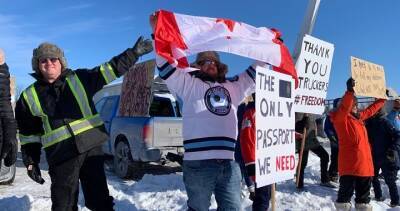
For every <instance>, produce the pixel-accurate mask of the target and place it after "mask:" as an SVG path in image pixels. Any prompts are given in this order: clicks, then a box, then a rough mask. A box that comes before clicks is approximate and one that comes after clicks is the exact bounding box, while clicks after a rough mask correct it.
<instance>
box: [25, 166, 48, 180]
mask: <svg viewBox="0 0 400 211" xmlns="http://www.w3.org/2000/svg"><path fill="white" fill-rule="evenodd" d="M27 170H28V176H29V177H30V178H31V179H32V180H33V181H35V182H37V183H39V184H41V185H42V184H43V183H44V179H43V178H42V174H41V173H40V168H39V165H38V164H31V165H29V166H28V167H27Z"/></svg>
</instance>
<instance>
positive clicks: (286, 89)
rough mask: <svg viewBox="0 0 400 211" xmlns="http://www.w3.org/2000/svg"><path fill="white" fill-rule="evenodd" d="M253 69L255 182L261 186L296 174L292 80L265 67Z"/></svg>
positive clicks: (291, 177)
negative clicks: (255, 72)
mask: <svg viewBox="0 0 400 211" xmlns="http://www.w3.org/2000/svg"><path fill="white" fill-rule="evenodd" d="M256 71H257V76H256V86H257V87H256V160H255V162H256V182H257V187H262V186H265V185H269V184H272V183H276V182H280V181H284V180H288V179H293V175H294V174H295V169H296V161H295V131H294V121H295V116H294V108H293V100H294V98H293V97H294V95H293V91H294V80H293V79H292V77H291V76H289V75H285V74H282V73H278V72H275V71H272V70H268V69H266V68H260V67H258V68H257V69H256Z"/></svg>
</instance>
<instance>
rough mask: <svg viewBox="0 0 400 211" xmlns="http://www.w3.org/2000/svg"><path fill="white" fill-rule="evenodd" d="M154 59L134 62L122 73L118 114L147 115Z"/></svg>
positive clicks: (126, 115) (130, 115) (129, 115)
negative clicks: (122, 79)
mask: <svg viewBox="0 0 400 211" xmlns="http://www.w3.org/2000/svg"><path fill="white" fill-rule="evenodd" d="M154 68H155V61H154V60H149V61H146V62H141V63H139V64H135V65H134V66H133V67H131V68H130V70H129V71H128V72H127V73H126V74H125V75H124V81H123V82H122V88H121V98H120V108H119V115H120V116H125V117H135V116H148V115H149V107H150V103H151V97H152V93H151V91H152V85H153V79H154Z"/></svg>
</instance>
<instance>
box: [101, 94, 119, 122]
mask: <svg viewBox="0 0 400 211" xmlns="http://www.w3.org/2000/svg"><path fill="white" fill-rule="evenodd" d="M115 99H116V98H115V97H108V98H106V99H105V102H104V105H103V107H102V108H101V111H100V117H101V118H102V119H103V120H104V121H110V120H111V118H112V115H113V112H114V104H115Z"/></svg>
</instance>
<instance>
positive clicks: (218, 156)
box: [0, 15, 400, 211]
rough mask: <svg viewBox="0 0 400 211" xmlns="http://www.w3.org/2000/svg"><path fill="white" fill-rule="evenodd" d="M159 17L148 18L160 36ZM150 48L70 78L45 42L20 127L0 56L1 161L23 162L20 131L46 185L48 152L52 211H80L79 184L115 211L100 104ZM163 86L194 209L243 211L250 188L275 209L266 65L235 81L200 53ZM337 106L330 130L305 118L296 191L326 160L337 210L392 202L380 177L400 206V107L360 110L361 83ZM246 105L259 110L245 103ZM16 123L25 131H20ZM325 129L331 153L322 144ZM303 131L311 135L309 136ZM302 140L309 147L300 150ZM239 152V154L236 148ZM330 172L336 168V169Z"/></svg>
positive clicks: (165, 67)
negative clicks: (263, 162) (175, 100)
mask: <svg viewBox="0 0 400 211" xmlns="http://www.w3.org/2000/svg"><path fill="white" fill-rule="evenodd" d="M156 19H157V17H156V16H155V15H152V16H151V17H150V24H151V26H152V28H153V30H154V27H155V24H156ZM152 49H153V47H152V42H151V40H144V39H143V38H142V37H140V38H139V39H138V40H137V42H136V43H135V44H134V46H133V47H131V48H128V49H127V50H125V51H124V52H122V53H121V54H119V55H117V56H115V57H113V58H112V59H111V60H110V61H108V62H106V63H104V64H101V65H99V66H97V67H94V68H93V69H78V70H75V71H73V70H71V69H69V68H68V64H67V60H66V58H65V56H64V53H63V51H62V49H60V48H59V47H58V46H56V45H54V44H51V43H42V44H40V45H39V46H38V47H37V48H35V49H34V50H33V56H32V69H33V70H34V72H33V73H32V76H33V77H34V78H35V80H36V81H35V82H34V83H33V84H32V85H30V86H29V87H28V88H26V89H25V90H24V91H23V92H22V94H21V96H20V98H19V99H18V101H17V103H16V108H15V119H14V115H13V111H12V108H11V104H10V90H9V83H10V82H9V72H8V67H7V65H6V64H5V56H4V53H3V52H2V51H0V73H1V74H0V90H1V92H0V118H1V121H0V138H1V144H0V152H1V154H0V156H1V159H4V164H5V165H6V166H10V165H12V164H14V163H15V161H16V152H17V142H16V128H17V125H18V129H19V139H20V143H21V153H22V160H23V163H24V165H25V166H26V169H27V174H28V176H29V177H30V178H32V180H34V181H35V182H37V183H39V184H43V183H44V182H45V181H44V179H43V178H42V177H41V172H40V168H39V163H40V155H41V149H42V148H43V149H44V152H45V154H46V158H47V162H48V164H49V175H50V178H51V200H52V210H77V209H78V207H77V202H78V193H79V183H80V184H81V185H82V191H83V194H84V197H85V205H86V207H87V208H89V209H91V210H113V205H114V202H113V197H112V196H110V194H109V191H108V187H107V183H106V176H105V173H104V166H103V165H104V160H103V152H102V149H101V145H102V144H103V143H104V142H105V141H106V140H107V134H106V132H105V129H104V125H103V123H102V121H101V119H100V117H99V115H98V113H97V112H96V110H95V107H94V103H93V101H92V97H93V95H94V94H95V93H96V92H97V91H98V90H100V89H101V88H102V87H103V86H104V85H106V84H108V83H110V82H111V81H113V80H114V79H116V78H118V77H120V76H122V75H123V74H125V73H126V72H127V71H129V68H130V67H131V66H132V65H134V64H135V62H136V61H137V60H138V58H139V57H140V56H142V55H144V54H147V53H149V52H151V51H152ZM156 63H157V68H158V71H159V75H160V77H161V78H162V79H163V80H164V81H165V83H166V84H167V86H168V88H169V89H170V90H171V91H172V92H173V93H175V94H176V95H177V96H178V97H179V98H180V99H181V100H182V101H183V108H182V111H183V112H182V114H183V145H184V148H185V152H184V158H183V165H182V167H183V168H182V170H183V182H184V185H185V188H186V193H187V196H188V200H187V206H188V209H189V210H198V211H202V210H208V209H209V206H210V200H211V195H212V194H214V195H215V199H216V201H217V206H218V209H219V210H240V209H241V203H240V202H241V183H242V180H243V179H244V180H245V181H246V184H247V186H248V187H249V191H250V199H251V200H252V201H253V206H252V208H253V210H267V209H268V207H269V201H270V198H271V185H269V186H264V187H259V186H257V183H256V178H255V144H256V137H255V128H256V125H255V102H254V101H255V74H256V72H255V69H256V67H257V66H266V65H267V64H265V63H262V62H259V61H255V62H254V64H252V65H251V66H249V67H248V68H247V69H246V70H245V71H243V73H241V74H239V75H238V76H236V77H233V78H227V77H226V74H227V72H228V66H227V65H226V64H224V63H223V62H222V61H221V59H220V57H219V55H218V53H216V52H214V51H206V52H201V53H199V54H198V55H197V57H196V60H195V62H194V63H192V64H191V67H192V68H197V69H198V70H197V71H193V72H187V71H181V70H180V67H178V66H177V64H171V63H168V62H167V61H166V60H164V59H163V58H162V57H161V56H159V55H157V54H156ZM346 86H347V91H346V93H345V94H344V96H343V97H342V98H341V99H336V100H335V101H334V105H333V109H332V110H331V111H330V112H329V113H328V115H327V116H326V119H325V123H324V124H323V121H321V120H320V119H315V118H314V117H313V116H312V115H309V114H297V115H296V116H298V117H299V118H298V121H296V125H295V130H296V137H297V138H296V140H297V142H296V143H298V144H297V145H298V147H296V149H297V152H298V153H299V154H300V157H302V162H301V163H300V164H299V167H298V168H299V175H296V176H297V177H298V183H297V184H296V187H297V189H298V190H300V191H301V190H303V189H304V171H305V170H306V166H307V161H308V157H309V153H310V151H311V152H312V153H314V154H315V155H317V156H318V157H319V158H320V171H321V185H322V186H326V187H329V188H335V187H337V185H336V183H337V182H338V183H339V184H338V186H339V190H338V196H337V200H336V203H335V206H336V208H337V209H338V210H350V209H351V202H350V200H351V198H352V196H353V192H354V191H355V207H356V209H357V210H372V207H371V205H370V204H369V202H370V196H369V194H370V188H371V184H372V186H373V190H374V193H375V200H377V201H382V200H384V197H383V194H382V190H381V186H380V181H379V177H380V172H382V176H383V178H384V180H385V183H386V184H387V185H388V187H389V192H390V199H391V202H390V205H391V206H393V207H395V206H399V205H400V201H399V194H398V190H397V186H396V179H397V171H398V170H399V167H400V160H399V152H400V131H399V130H400V119H399V111H400V100H399V99H396V100H395V101H394V104H393V110H392V111H391V112H390V113H389V114H387V115H386V114H385V113H384V110H383V106H384V104H385V100H383V99H377V100H376V101H375V102H373V103H372V104H371V105H370V106H369V107H367V108H366V109H364V110H359V109H358V103H357V98H356V97H355V94H354V86H355V81H354V80H353V79H352V78H350V79H349V80H348V81H347V83H346ZM248 96H252V99H253V101H250V102H249V103H248V104H247V105H244V104H241V103H242V102H243V101H244V99H245V98H246V97H248ZM16 123H17V124H16ZM322 127H324V131H325V134H326V137H327V138H328V139H329V142H330V149H331V153H330V156H329V153H328V152H327V151H326V150H325V149H324V147H323V146H322V145H321V144H320V143H319V141H318V139H317V136H325V135H321V134H320V133H322V132H321V131H322V129H321V128H322ZM304 131H306V133H305V134H304ZM302 140H304V141H305V143H304V146H303V147H300V146H301V141H302ZM236 144H237V145H236ZM329 163H330V165H329Z"/></svg>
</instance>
